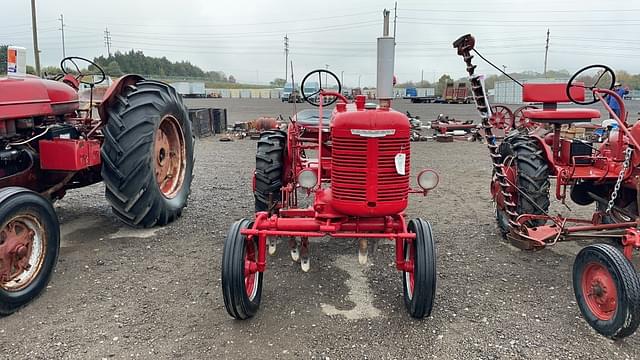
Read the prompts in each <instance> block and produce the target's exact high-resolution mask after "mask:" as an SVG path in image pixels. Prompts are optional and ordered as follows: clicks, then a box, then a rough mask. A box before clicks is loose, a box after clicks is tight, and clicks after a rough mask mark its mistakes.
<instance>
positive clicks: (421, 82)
mask: <svg viewBox="0 0 640 360" xmlns="http://www.w3.org/2000/svg"><path fill="white" fill-rule="evenodd" d="M423 84H424V69H422V71H420V86H424V85H423Z"/></svg>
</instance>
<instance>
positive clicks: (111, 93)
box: [98, 74, 144, 123]
mask: <svg viewBox="0 0 640 360" xmlns="http://www.w3.org/2000/svg"><path fill="white" fill-rule="evenodd" d="M142 80H144V78H143V77H142V76H140V75H133V74H127V75H124V76H122V77H121V78H119V79H118V80H116V81H115V82H114V83H113V84H112V85H111V86H110V87H109V89H107V91H106V92H105V94H104V98H103V99H102V103H100V105H99V106H98V114H100V120H102V122H103V123H106V122H107V109H108V108H109V107H111V104H113V101H115V97H116V96H117V95H119V94H120V93H122V89H124V88H125V87H126V86H128V85H133V84H136V83H137V82H139V81H142Z"/></svg>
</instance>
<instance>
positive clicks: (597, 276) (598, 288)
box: [581, 262, 618, 321]
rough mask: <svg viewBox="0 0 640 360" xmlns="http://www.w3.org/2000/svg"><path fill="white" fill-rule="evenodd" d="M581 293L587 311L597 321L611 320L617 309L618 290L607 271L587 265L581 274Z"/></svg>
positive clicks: (597, 266) (593, 264) (592, 264)
mask: <svg viewBox="0 0 640 360" xmlns="http://www.w3.org/2000/svg"><path fill="white" fill-rule="evenodd" d="M581 285H582V293H583V296H584V299H585V303H586V304H587V307H588V308H589V310H590V311H591V312H592V313H593V315H595V316H596V317H597V318H598V319H599V320H604V321H606V320H611V319H612V318H613V316H614V315H615V312H616V309H617V307H618V289H617V287H616V283H615V281H614V279H613V277H612V276H611V273H610V272H609V270H607V269H606V268H605V267H604V266H602V265H601V264H599V263H595V262H592V263H589V264H587V266H586V267H585V269H584V271H583V273H582V284H581Z"/></svg>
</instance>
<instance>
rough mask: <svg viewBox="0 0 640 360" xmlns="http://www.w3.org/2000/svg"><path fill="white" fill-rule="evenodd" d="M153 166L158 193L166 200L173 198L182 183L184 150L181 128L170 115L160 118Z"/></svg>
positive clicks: (184, 162) (184, 161) (184, 160)
mask: <svg viewBox="0 0 640 360" xmlns="http://www.w3.org/2000/svg"><path fill="white" fill-rule="evenodd" d="M154 165H155V175H156V182H157V184H158V187H159V188H160V192H162V195H164V196H165V197H166V198H169V199H172V198H174V197H175V196H176V195H177V193H178V192H179V191H180V189H181V188H182V183H183V181H184V176H185V172H186V170H185V168H186V148H185V139H184V135H183V133H182V128H181V127H180V124H179V123H178V120H177V119H176V118H175V117H173V116H171V115H167V116H165V117H164V118H162V120H161V121H160V126H158V130H157V131H156V136H155V146H154Z"/></svg>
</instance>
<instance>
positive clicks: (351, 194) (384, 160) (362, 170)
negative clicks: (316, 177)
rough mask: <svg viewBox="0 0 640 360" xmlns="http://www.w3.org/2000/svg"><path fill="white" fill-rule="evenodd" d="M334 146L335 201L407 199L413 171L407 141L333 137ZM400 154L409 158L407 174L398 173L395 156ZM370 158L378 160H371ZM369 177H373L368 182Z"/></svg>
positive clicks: (406, 168)
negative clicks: (411, 171) (410, 171)
mask: <svg viewBox="0 0 640 360" xmlns="http://www.w3.org/2000/svg"><path fill="white" fill-rule="evenodd" d="M332 144H333V149H332V154H331V156H332V159H331V191H332V194H333V197H334V198H335V199H337V200H345V201H357V202H393V201H400V200H404V199H406V198H407V196H408V194H409V169H410V155H409V154H410V148H409V146H410V145H409V139H408V138H407V139H401V138H387V137H383V138H372V139H368V138H361V137H336V136H334V137H333V139H332ZM369 146H371V147H372V148H370V147H369ZM370 150H371V151H370ZM400 152H402V153H404V154H405V155H406V161H405V175H399V174H398V173H397V172H396V166H395V156H396V155H397V154H398V153H400ZM376 154H377V155H376ZM370 156H373V157H375V158H377V160H371V161H370V160H369V157H370ZM376 174H377V176H376ZM368 175H371V176H370V179H369V180H368V181H367V177H368ZM367 194H369V195H367ZM372 194H373V195H372Z"/></svg>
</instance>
